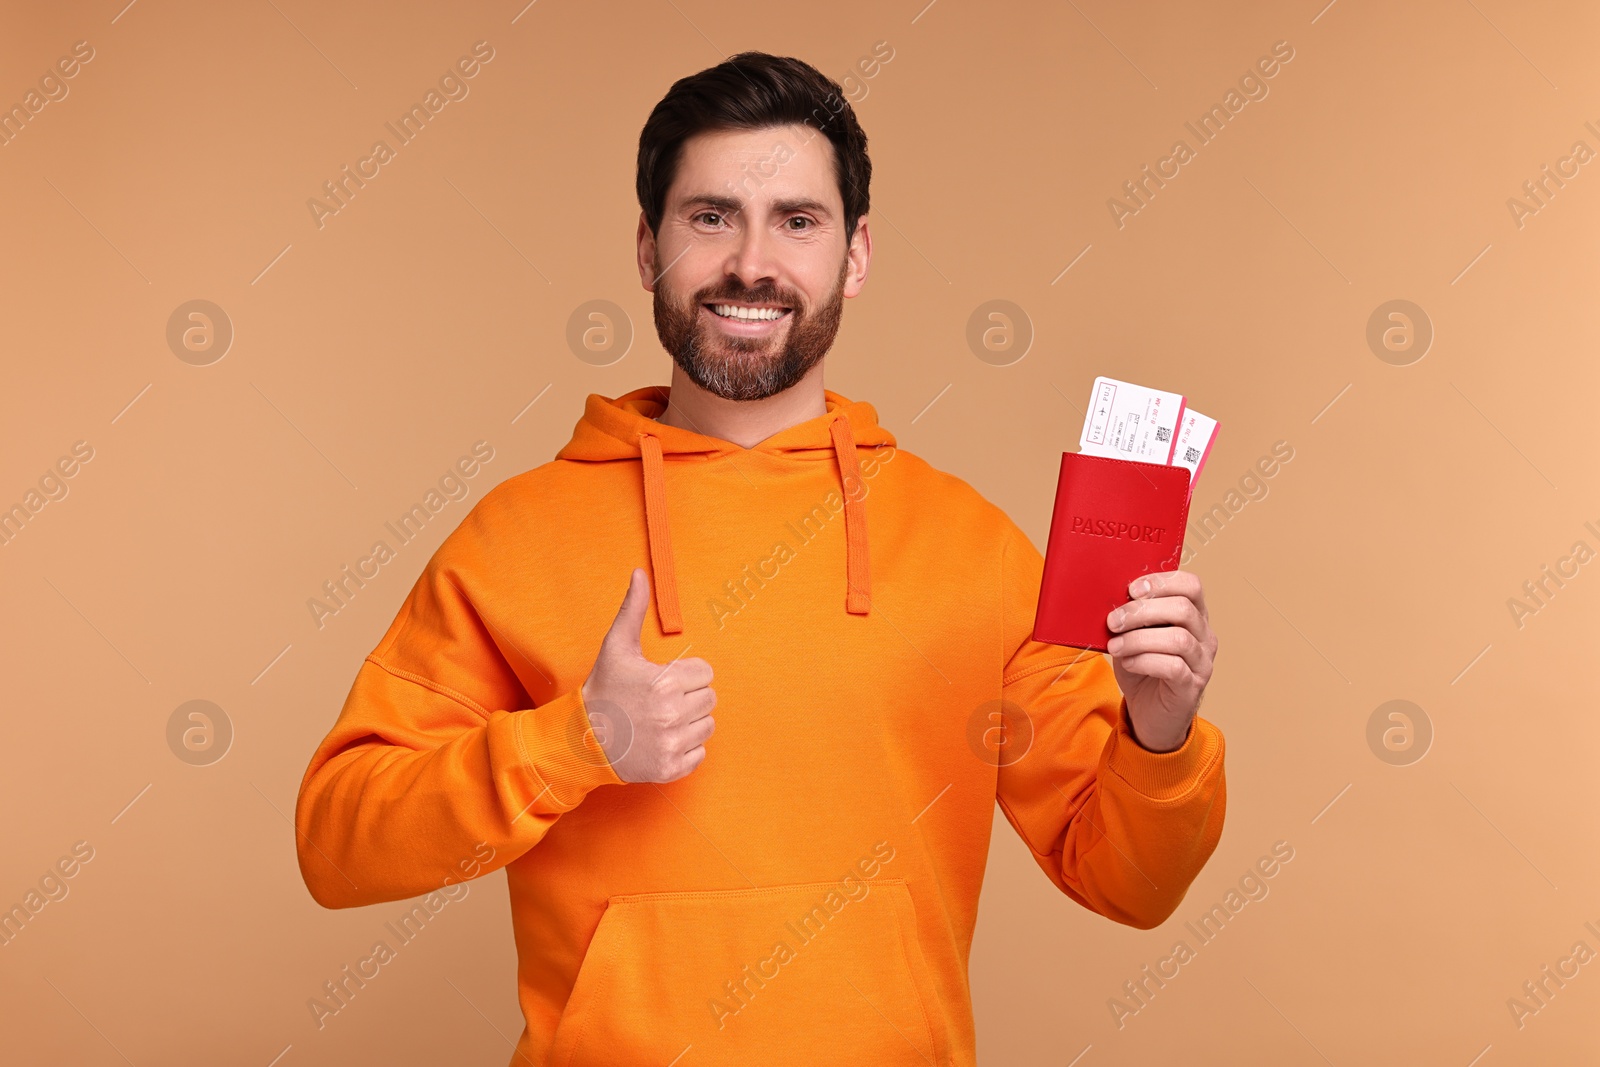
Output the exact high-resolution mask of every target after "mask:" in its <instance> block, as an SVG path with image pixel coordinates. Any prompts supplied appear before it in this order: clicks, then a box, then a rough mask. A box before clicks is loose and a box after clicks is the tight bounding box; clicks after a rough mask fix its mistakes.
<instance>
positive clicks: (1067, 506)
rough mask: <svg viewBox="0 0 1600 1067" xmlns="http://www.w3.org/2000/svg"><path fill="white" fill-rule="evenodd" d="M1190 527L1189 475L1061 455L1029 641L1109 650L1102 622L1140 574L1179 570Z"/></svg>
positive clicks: (1175, 470) (1179, 470)
mask: <svg viewBox="0 0 1600 1067" xmlns="http://www.w3.org/2000/svg"><path fill="white" fill-rule="evenodd" d="M1188 522H1189V472H1188V470H1187V469H1185V468H1183V467H1169V466H1164V465H1162V464H1159V463H1140V462H1137V461H1135V460H1131V459H1109V458H1107V457H1104V456H1092V455H1086V454H1084V453H1082V452H1063V453H1062V454H1061V477H1060V479H1059V481H1058V482H1057V483H1056V505H1055V511H1054V512H1053V513H1052V514H1051V517H1050V542H1049V544H1048V545H1047V546H1046V548H1045V556H1044V576H1043V578H1042V579H1041V580H1040V584H1039V607H1038V611H1037V612H1036V614H1035V616H1034V621H1033V636H1034V639H1035V640H1038V641H1048V642H1049V643H1051V644H1055V645H1072V646H1074V647H1076V648H1087V649H1093V650H1094V651H1096V652H1104V651H1106V642H1107V641H1109V640H1111V631H1110V629H1108V628H1107V627H1106V616H1107V615H1109V614H1110V613H1111V609H1112V608H1114V607H1116V606H1117V605H1119V604H1126V603H1127V602H1128V601H1129V600H1131V599H1133V598H1132V597H1130V596H1129V595H1128V585H1129V583H1131V582H1132V581H1133V580H1134V579H1135V578H1137V577H1138V576H1139V575H1141V574H1149V573H1150V572H1151V571H1169V570H1176V569H1177V567H1178V562H1179V559H1180V558H1181V556H1182V555H1183V531H1184V527H1185V526H1186V525H1188Z"/></svg>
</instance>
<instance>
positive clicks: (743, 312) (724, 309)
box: [711, 304, 783, 320]
mask: <svg viewBox="0 0 1600 1067" xmlns="http://www.w3.org/2000/svg"><path fill="white" fill-rule="evenodd" d="M711 310H712V311H715V312H716V313H717V314H718V315H721V316H722V317H723V318H725V319H750V320H771V319H776V318H781V317H782V315H783V309H782V308H746V307H740V306H739V305H737V304H712V305H711Z"/></svg>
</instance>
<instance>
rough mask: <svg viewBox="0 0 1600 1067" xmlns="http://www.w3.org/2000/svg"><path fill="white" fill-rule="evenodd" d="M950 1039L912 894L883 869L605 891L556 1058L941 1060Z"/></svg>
mask: <svg viewBox="0 0 1600 1067" xmlns="http://www.w3.org/2000/svg"><path fill="white" fill-rule="evenodd" d="M847 888H848V890H849V891H848V892H847V891H846V890H847ZM947 1045H948V1042H947V1038H946V1034H945V1028H944V1015H943V1013H942V1012H941V1011H940V1009H939V1004H938V1002H937V998H936V996H935V994H934V991H933V983H932V980H931V977H930V975H929V973H928V967H927V963H926V961H925V960H924V959H923V955H922V949H921V946H920V944H919V943H918V940H917V924H916V911H915V907H914V905H913V904H912V900H911V892H910V890H909V888H908V887H907V886H906V883H905V880H904V879H900V878H880V879H876V880H872V881H867V880H862V881H860V882H857V883H854V884H853V885H850V886H848V887H847V886H845V885H843V884H841V883H839V882H812V883H804V884H796V885H782V886H773V887H770V888H766V889H724V890H710V891H701V892H687V893H635V894H629V895H625V896H614V897H612V898H610V900H609V901H608V902H607V905H606V910H605V912H604V913H603V914H602V915H601V917H600V924H599V926H598V927H597V928H596V930H595V933H594V937H593V939H592V940H591V941H590V943H589V949H588V951H587V952H586V953H585V954H584V957H583V963H582V965H581V966H580V967H579V969H578V977H577V981H576V982H575V983H574V985H573V987H572V993H571V995H570V996H569V997H568V999H567V1005H566V1008H565V1010H564V1011H563V1012H562V1014H561V1018H560V1021H559V1022H558V1023H557V1025H556V1032H555V1035H554V1037H553V1039H552V1044H551V1052H550V1061H549V1062H550V1063H551V1065H552V1067H598V1065H601V1064H605V1065H608V1067H610V1065H615V1064H620V1063H627V1064H659V1065H661V1067H666V1065H667V1064H674V1063H676V1064H678V1065H680V1067H704V1065H710V1064H753V1063H761V1064H763V1065H773V1067H776V1065H785V1064H815V1063H822V1062H831V1061H834V1060H838V1061H842V1062H851V1063H871V1064H874V1065H878V1064H882V1065H897V1064H905V1065H907V1067H912V1065H915V1067H928V1065H930V1064H932V1065H934V1067H943V1065H945V1064H947V1063H948V1062H949V1052H948V1048H947Z"/></svg>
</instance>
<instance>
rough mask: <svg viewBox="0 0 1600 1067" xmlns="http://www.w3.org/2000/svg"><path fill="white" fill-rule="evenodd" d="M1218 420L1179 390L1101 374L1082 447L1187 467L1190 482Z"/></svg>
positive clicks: (1196, 475) (1207, 450)
mask: <svg viewBox="0 0 1600 1067" xmlns="http://www.w3.org/2000/svg"><path fill="white" fill-rule="evenodd" d="M1217 426H1218V423H1217V421H1216V420H1215V419H1212V418H1208V417H1206V416H1205V415H1202V414H1200V412H1198V411H1196V410H1194V409H1193V408H1191V407H1189V405H1188V401H1187V400H1186V399H1185V398H1184V397H1183V396H1182V395H1181V394H1179V393H1169V392H1165V391H1164V390H1161V389H1150V388H1148V387H1146V386H1143V385H1135V384H1133V383H1132V382H1123V381H1118V380H1117V379H1115V378H1107V377H1105V376H1104V375H1101V376H1100V377H1098V378H1096V379H1095V380H1094V391H1093V393H1092V394H1091V395H1090V398H1089V413H1088V415H1087V416H1085V418H1084V420H1083V433H1082V434H1081V435H1080V436H1079V438H1078V448H1079V451H1082V452H1087V453H1088V454H1090V455H1093V456H1105V457H1108V458H1110V459H1129V460H1135V461H1137V462H1140V463H1160V464H1163V465H1165V466H1172V467H1184V468H1186V469H1187V470H1188V471H1189V484H1190V485H1191V486H1192V485H1193V484H1194V482H1195V480H1196V479H1198V478H1199V477H1200V468H1201V467H1203V466H1204V465H1205V461H1206V456H1207V455H1208V454H1209V453H1210V451H1211V443H1212V441H1213V440H1215V438H1216V435H1217Z"/></svg>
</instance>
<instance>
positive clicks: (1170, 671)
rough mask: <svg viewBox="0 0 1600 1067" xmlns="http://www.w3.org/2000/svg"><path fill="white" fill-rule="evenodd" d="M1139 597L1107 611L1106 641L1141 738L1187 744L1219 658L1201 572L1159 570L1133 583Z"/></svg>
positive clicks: (1160, 745)
mask: <svg viewBox="0 0 1600 1067" xmlns="http://www.w3.org/2000/svg"><path fill="white" fill-rule="evenodd" d="M1128 592H1129V593H1130V594H1131V595H1132V596H1133V600H1132V601H1131V602H1129V603H1127V604H1124V605H1122V606H1121V607H1118V608H1115V609H1114V610H1113V611H1112V612H1111V614H1110V615H1108V616H1106V625H1107V626H1108V627H1110V629H1111V633H1112V638H1111V640H1110V641H1109V642H1107V644H1106V650H1107V651H1108V652H1110V653H1111V667H1112V670H1113V672H1114V673H1115V674H1116V676H1117V685H1118V687H1119V688H1121V690H1122V695H1123V696H1124V697H1126V698H1127V701H1128V718H1129V719H1130V720H1131V722H1130V725H1131V727H1132V730H1133V735H1134V737H1135V738H1136V739H1137V740H1138V742H1139V744H1140V745H1141V746H1143V747H1144V748H1147V749H1149V750H1150V751H1152V752H1171V751H1172V750H1173V749H1175V748H1179V747H1181V746H1182V745H1183V742H1184V739H1185V738H1186V737H1188V734H1189V724H1190V723H1191V722H1193V721H1194V716H1195V712H1196V711H1198V710H1199V708H1200V698H1201V697H1202V696H1203V695H1204V694H1205V688H1206V683H1207V682H1209V681H1211V670H1212V666H1213V665H1214V664H1215V662H1216V659H1217V635H1216V634H1215V633H1213V632H1212V630H1211V622H1210V620H1209V619H1208V618H1207V616H1206V598H1205V594H1204V593H1203V592H1202V591H1201V589H1200V576H1199V575H1197V574H1194V573H1192V572H1190V571H1181V570H1180V571H1156V572H1155V573H1153V574H1146V575H1143V576H1141V577H1139V578H1135V579H1134V580H1133V581H1132V582H1130V583H1129V584H1128Z"/></svg>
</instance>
